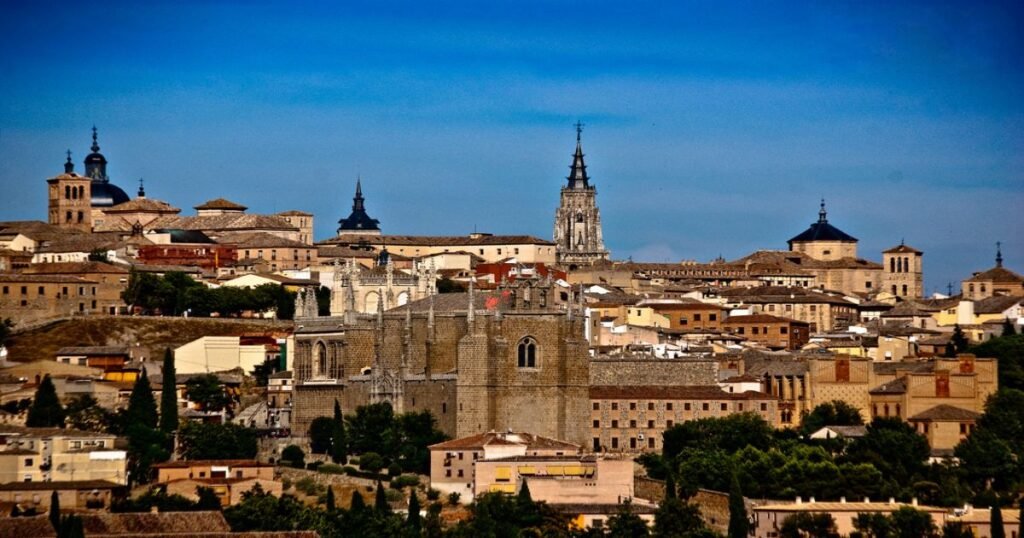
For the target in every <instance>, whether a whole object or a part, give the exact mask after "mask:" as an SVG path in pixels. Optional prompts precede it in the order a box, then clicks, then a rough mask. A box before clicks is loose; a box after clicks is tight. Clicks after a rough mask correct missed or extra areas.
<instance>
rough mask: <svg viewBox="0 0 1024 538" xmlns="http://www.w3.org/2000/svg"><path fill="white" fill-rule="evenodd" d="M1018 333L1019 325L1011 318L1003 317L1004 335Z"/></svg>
mask: <svg viewBox="0 0 1024 538" xmlns="http://www.w3.org/2000/svg"><path fill="white" fill-rule="evenodd" d="M1015 334H1017V327H1015V326H1014V325H1013V322H1012V321H1010V318H1003V336H1013V335H1015Z"/></svg>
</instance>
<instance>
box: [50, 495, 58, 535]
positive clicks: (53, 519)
mask: <svg viewBox="0 0 1024 538" xmlns="http://www.w3.org/2000/svg"><path fill="white" fill-rule="evenodd" d="M50 524H51V525H53V530H55V531H57V532H60V496H58V495H57V491H56V490H54V491H53V493H51V494H50Z"/></svg>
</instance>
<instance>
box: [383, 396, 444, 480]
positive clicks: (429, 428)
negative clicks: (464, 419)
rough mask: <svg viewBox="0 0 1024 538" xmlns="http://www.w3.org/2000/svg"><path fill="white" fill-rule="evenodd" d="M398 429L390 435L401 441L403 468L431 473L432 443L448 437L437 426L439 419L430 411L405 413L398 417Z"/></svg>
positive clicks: (399, 454)
mask: <svg viewBox="0 0 1024 538" xmlns="http://www.w3.org/2000/svg"><path fill="white" fill-rule="evenodd" d="M395 427H396V429H397V431H396V432H395V433H393V434H391V435H390V436H389V437H391V438H397V440H398V443H399V447H400V448H399V451H398V461H399V463H400V464H401V466H402V470H404V471H409V472H416V473H420V474H429V473H430V449H429V448H427V447H429V446H430V445H433V444H437V443H440V442H442V441H445V440H447V439H448V437H447V436H446V435H445V434H444V432H442V431H441V430H439V429H438V428H437V420H436V419H434V416H433V415H431V414H430V411H421V412H419V413H415V412H413V413H404V414H402V415H399V416H398V417H397V421H396V424H395Z"/></svg>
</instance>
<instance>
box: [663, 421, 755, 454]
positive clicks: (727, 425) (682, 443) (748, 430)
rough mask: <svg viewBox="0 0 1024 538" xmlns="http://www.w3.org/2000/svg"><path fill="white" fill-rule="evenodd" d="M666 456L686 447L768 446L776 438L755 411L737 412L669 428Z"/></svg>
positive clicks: (728, 450)
mask: <svg viewBox="0 0 1024 538" xmlns="http://www.w3.org/2000/svg"><path fill="white" fill-rule="evenodd" d="M664 439H665V444H664V449H663V450H662V454H663V455H664V457H665V458H666V459H672V458H674V457H675V456H676V455H677V454H679V453H680V452H682V451H683V450H684V449H686V448H698V449H703V450H708V449H717V450H723V451H725V452H727V453H732V452H735V451H737V450H740V449H742V448H745V447H747V446H753V447H756V448H759V449H762V450H766V449H767V448H768V447H769V446H770V445H771V442H772V427H771V425H769V424H768V423H767V422H766V421H765V420H764V419H763V418H761V417H760V416H759V415H757V414H755V413H737V414H734V415H729V416H727V417H723V418H703V419H698V420H689V421H686V422H683V423H680V424H676V425H675V426H672V427H671V428H669V429H667V430H665V433H664Z"/></svg>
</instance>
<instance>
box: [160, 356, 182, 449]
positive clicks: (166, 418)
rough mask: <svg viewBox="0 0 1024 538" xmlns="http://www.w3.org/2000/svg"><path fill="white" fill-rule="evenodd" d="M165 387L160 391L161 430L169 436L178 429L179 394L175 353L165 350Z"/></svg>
mask: <svg viewBox="0 0 1024 538" xmlns="http://www.w3.org/2000/svg"><path fill="white" fill-rule="evenodd" d="M162 373H163V375H162V377H163V386H162V387H161V389H160V430H161V431H162V432H164V433H166V434H168V435H170V434H173V433H174V431H175V430H177V429H178V392H177V387H176V384H177V382H176V381H175V372H174V353H171V348H167V349H165V350H164V367H163V372H162Z"/></svg>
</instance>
